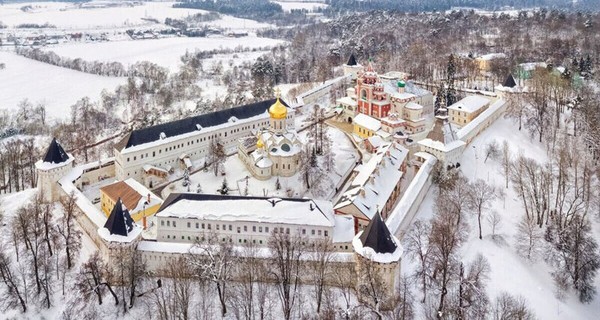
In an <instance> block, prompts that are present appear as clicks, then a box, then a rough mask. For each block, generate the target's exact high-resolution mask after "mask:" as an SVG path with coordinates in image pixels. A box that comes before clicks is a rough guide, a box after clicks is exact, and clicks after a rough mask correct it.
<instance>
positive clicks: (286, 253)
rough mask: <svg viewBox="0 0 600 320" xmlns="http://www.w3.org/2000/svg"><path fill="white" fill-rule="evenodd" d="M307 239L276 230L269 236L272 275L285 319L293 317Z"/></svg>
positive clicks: (281, 229)
mask: <svg viewBox="0 0 600 320" xmlns="http://www.w3.org/2000/svg"><path fill="white" fill-rule="evenodd" d="M303 243H305V240H304V239H302V238H301V237H299V236H292V235H290V234H289V232H284V230H283V228H280V229H279V230H277V229H276V230H274V231H273V232H272V234H271V237H270V238H269V242H268V245H269V249H270V250H271V254H272V255H273V265H272V267H271V276H272V277H273V279H274V280H275V285H276V287H277V293H278V296H279V301H280V302H281V308H282V314H283V317H284V319H286V320H289V319H291V318H292V311H293V309H294V307H295V304H296V300H297V299H298V295H299V286H300V283H301V282H300V271H301V268H300V264H301V257H302V256H303V255H304V254H305V252H304V251H305V249H304V246H305V245H304V244H303Z"/></svg>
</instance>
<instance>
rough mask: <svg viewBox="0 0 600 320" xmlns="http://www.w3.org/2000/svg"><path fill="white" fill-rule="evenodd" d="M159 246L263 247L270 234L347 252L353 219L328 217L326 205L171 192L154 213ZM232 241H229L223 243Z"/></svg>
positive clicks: (351, 234) (292, 200)
mask: <svg viewBox="0 0 600 320" xmlns="http://www.w3.org/2000/svg"><path fill="white" fill-rule="evenodd" d="M156 223H157V226H158V227H157V232H156V240H157V241H159V242H179V243H195V242H197V241H206V240H207V239H208V237H213V236H216V237H217V238H218V240H219V241H232V242H233V243H234V244H237V245H242V244H245V243H249V242H252V243H254V244H257V245H259V246H266V245H267V242H268V240H269V238H270V236H271V234H272V233H273V232H274V233H285V234H290V235H293V236H300V237H302V238H305V239H306V240H307V241H309V242H310V241H318V240H326V241H331V242H332V243H333V244H334V246H335V247H336V249H341V250H351V248H350V242H351V241H352V238H353V237H354V228H353V219H352V217H350V216H340V215H335V214H334V213H333V207H332V204H331V202H329V201H319V200H311V199H288V198H285V199H281V198H267V197H242V196H224V195H210V194H197V193H172V194H171V195H169V197H168V198H167V199H166V200H165V202H164V203H163V205H162V206H161V207H160V209H159V210H158V212H157V213H156ZM228 239H231V240H228Z"/></svg>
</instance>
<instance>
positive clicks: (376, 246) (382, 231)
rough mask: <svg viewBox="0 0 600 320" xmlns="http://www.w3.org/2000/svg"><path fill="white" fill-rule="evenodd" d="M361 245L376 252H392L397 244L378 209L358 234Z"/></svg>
mask: <svg viewBox="0 0 600 320" xmlns="http://www.w3.org/2000/svg"><path fill="white" fill-rule="evenodd" d="M360 242H361V243H362V245H363V247H369V248H371V249H373V250H374V251H375V252H376V253H393V252H395V251H396V249H397V248H398V245H397V244H396V243H395V242H394V240H393V239H392V234H391V233H390V230H389V229H388V227H387V225H386V224H385V222H383V219H382V218H381V215H380V214H379V210H377V212H376V213H375V216H373V219H371V221H370V222H369V225H368V226H367V228H365V230H364V231H363V233H362V234H361V235H360Z"/></svg>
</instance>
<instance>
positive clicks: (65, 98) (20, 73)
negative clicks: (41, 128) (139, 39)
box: [0, 51, 126, 119]
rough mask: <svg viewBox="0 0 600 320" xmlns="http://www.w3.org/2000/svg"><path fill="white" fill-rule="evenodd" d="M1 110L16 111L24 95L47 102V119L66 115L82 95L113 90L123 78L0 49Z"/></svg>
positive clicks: (96, 95) (35, 101) (35, 100)
mask: <svg viewBox="0 0 600 320" xmlns="http://www.w3.org/2000/svg"><path fill="white" fill-rule="evenodd" d="M0 63H4V64H5V68H4V69H0V79H2V80H1V81H0V109H5V110H6V109H7V110H15V109H16V108H17V104H18V103H19V102H20V101H22V100H23V99H25V98H27V99H29V101H31V102H32V103H34V104H35V103H38V102H42V103H44V104H45V105H46V112H47V115H48V118H49V119H52V118H54V119H56V118H65V117H68V116H69V114H70V110H71V108H70V106H71V105H73V104H75V102H77V100H79V99H81V98H83V97H84V96H88V97H90V98H91V99H92V100H97V99H98V98H99V97H100V92H101V91H102V89H107V90H111V91H112V90H114V89H115V87H116V86H118V85H119V84H122V83H125V81H126V79H125V78H117V77H101V76H97V75H93V74H88V73H83V72H79V71H75V70H70V69H66V68H61V67H56V66H53V65H50V64H46V63H42V62H38V61H34V60H30V59H27V58H24V57H21V56H17V55H16V54H14V53H11V52H2V51H0Z"/></svg>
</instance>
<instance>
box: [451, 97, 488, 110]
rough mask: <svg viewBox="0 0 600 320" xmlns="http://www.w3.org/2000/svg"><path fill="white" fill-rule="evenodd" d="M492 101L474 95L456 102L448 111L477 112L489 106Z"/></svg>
mask: <svg viewBox="0 0 600 320" xmlns="http://www.w3.org/2000/svg"><path fill="white" fill-rule="evenodd" d="M490 101H491V100H490V99H488V98H486V97H483V96H478V95H473V96H468V97H466V98H464V99H462V100H460V101H458V102H456V103H455V104H453V105H451V106H449V107H448V109H449V110H456V111H466V112H476V111H478V110H479V109H481V108H483V107H485V106H487V105H488V104H489V103H490Z"/></svg>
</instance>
